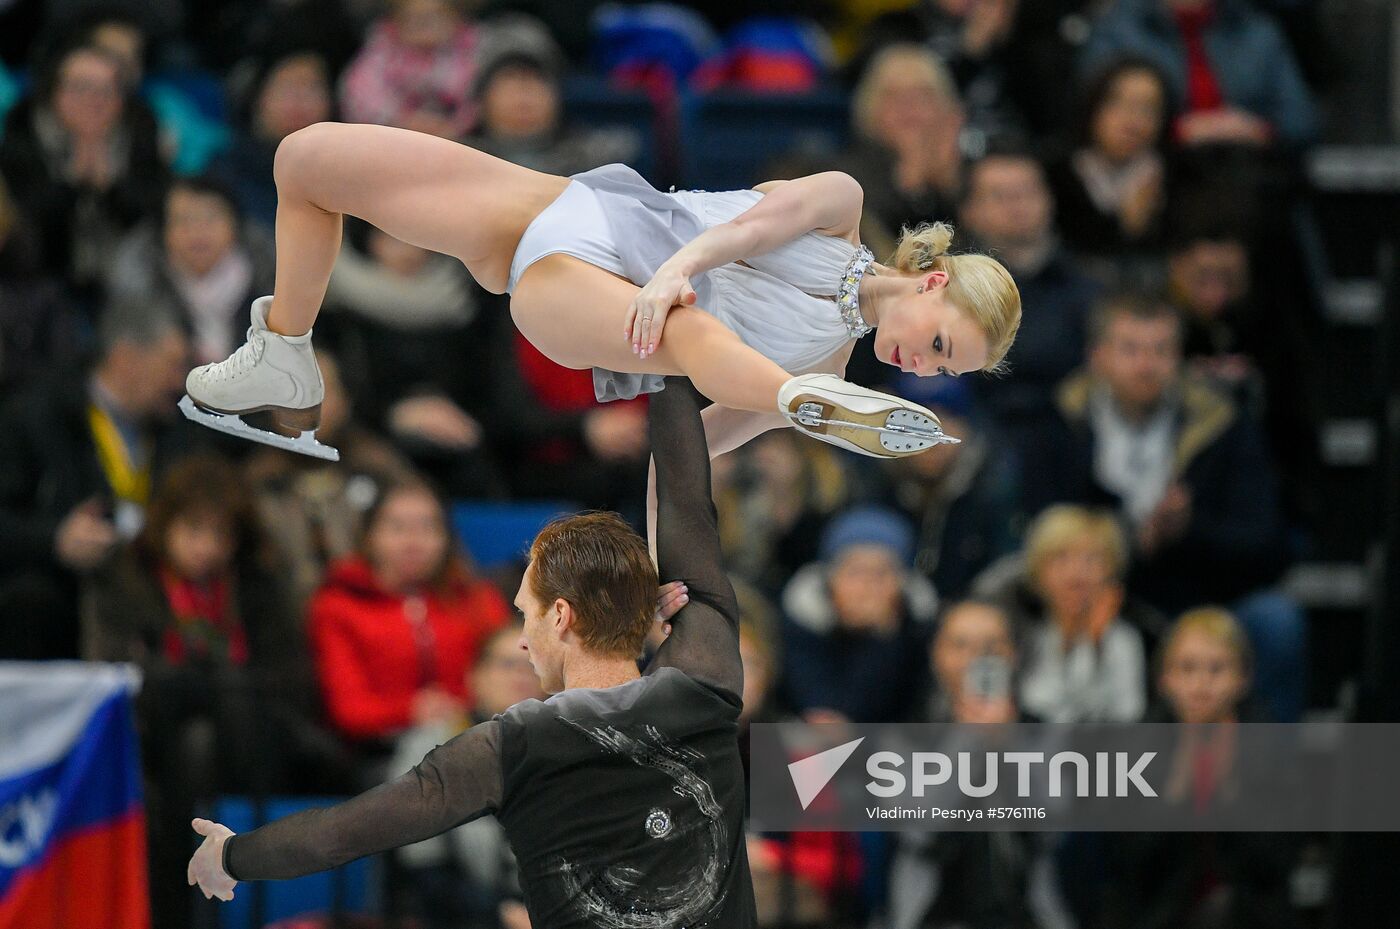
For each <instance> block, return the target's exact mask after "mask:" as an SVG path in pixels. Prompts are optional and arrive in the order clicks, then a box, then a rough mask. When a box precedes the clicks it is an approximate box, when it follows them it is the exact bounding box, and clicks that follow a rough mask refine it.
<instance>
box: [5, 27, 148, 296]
mask: <svg viewBox="0 0 1400 929" xmlns="http://www.w3.org/2000/svg"><path fill="white" fill-rule="evenodd" d="M125 75H126V70H125V66H124V65H123V63H122V62H121V60H120V59H118V58H116V57H114V56H113V55H111V54H110V53H109V52H107V51H104V50H102V49H100V48H97V47H95V46H78V47H70V48H68V49H66V50H64V51H61V52H59V53H58V54H56V55H55V56H54V58H53V60H52V61H51V62H49V63H47V64H45V65H43V66H42V67H41V68H40V70H39V74H38V78H37V80H36V82H35V86H34V93H33V95H32V96H31V97H30V98H29V99H27V100H24V101H22V102H20V104H19V105H17V106H16V107H15V108H14V109H13V110H11V111H10V114H9V117H8V118H7V119H6V122H5V133H4V142H3V143H0V174H3V175H4V177H5V180H6V181H7V182H8V183H9V185H10V188H11V190H13V191H14V195H15V197H16V198H18V200H19V203H20V207H21V208H22V209H23V210H24V212H25V213H26V214H27V215H28V216H29V217H30V218H31V220H32V221H33V222H35V223H36V224H37V225H38V230H39V240H40V244H41V247H42V251H43V258H44V264H45V267H46V269H47V270H49V271H50V272H51V273H53V274H55V275H57V276H61V277H63V278H65V279H66V280H67V281H68V283H69V284H70V285H71V286H72V287H74V288H75V290H76V291H77V293H79V294H80V295H81V296H83V297H84V298H86V299H87V300H89V301H90V303H91V304H92V305H94V306H95V305H96V300H97V297H98V294H99V290H98V288H99V284H100V276H101V272H102V269H103V266H104V263H105V261H106V258H107V253H108V251H109V249H110V248H111V247H112V245H113V244H114V243H115V242H116V240H117V239H118V238H119V237H120V236H121V235H122V234H124V233H125V232H127V231H128V230H129V229H131V228H132V227H133V226H135V225H136V224H137V223H138V222H139V221H140V220H141V219H143V218H144V217H147V216H150V215H152V214H153V213H154V211H155V210H156V209H157V208H158V206H159V203H160V195H161V191H162V190H163V189H164V186H165V181H166V173H167V172H166V169H165V165H164V163H163V161H162V159H161V156H160V151H159V145H158V142H157V137H156V124H155V118H154V117H153V116H151V113H150V111H149V110H148V109H146V108H145V107H144V106H139V105H138V104H137V103H136V102H135V99H134V97H133V88H132V87H131V86H130V85H129V83H128V81H127V79H126V76H125Z"/></svg>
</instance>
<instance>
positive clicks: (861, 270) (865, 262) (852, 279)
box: [836, 245, 875, 339]
mask: <svg viewBox="0 0 1400 929" xmlns="http://www.w3.org/2000/svg"><path fill="white" fill-rule="evenodd" d="M874 263H875V255H874V253H872V252H871V251H870V249H868V248H866V247H865V246H864V245H860V246H857V248H856V254H855V257H853V258H852V259H851V263H850V264H848V265H846V273H845V274H843V275H842V276H841V285H840V287H838V288H837V290H836V307H837V309H839V310H840V311H841V319H842V321H843V322H845V324H846V331H847V332H848V333H849V334H850V336H851V338H852V339H859V338H860V337H861V336H863V335H865V334H866V333H867V332H873V331H874V330H875V327H874V326H871V325H869V324H868V323H866V321H865V317H864V316H861V315H860V280H861V278H863V277H865V272H867V271H869V270H870V266H871V265H872V264H874Z"/></svg>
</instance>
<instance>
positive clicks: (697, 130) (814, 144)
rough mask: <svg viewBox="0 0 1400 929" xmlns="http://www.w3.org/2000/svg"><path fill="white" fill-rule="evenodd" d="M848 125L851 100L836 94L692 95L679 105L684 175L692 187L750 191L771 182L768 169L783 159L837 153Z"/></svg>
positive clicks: (684, 179) (685, 182)
mask: <svg viewBox="0 0 1400 929" xmlns="http://www.w3.org/2000/svg"><path fill="white" fill-rule="evenodd" d="M849 127H850V103H849V100H848V99H847V97H846V95H845V94H844V93H841V92H839V91H836V90H823V91H818V92H816V93H812V94H752V93H740V92H736V91H717V92H715V93H710V94H693V95H688V96H687V97H686V98H685V99H684V100H683V101H682V103H681V136H680V137H681V177H682V179H683V181H684V186H685V187H687V188H691V189H700V190H739V189H743V188H747V187H752V186H753V185H754V184H757V183H760V182H762V181H766V180H770V178H768V177H767V176H766V174H765V169H766V167H767V166H768V165H769V164H770V163H771V162H773V161H775V160H776V159H778V158H779V157H781V156H784V155H788V154H794V153H795V154H800V155H806V156H810V157H814V158H817V159H822V158H826V157H830V156H831V155H834V154H836V153H837V152H838V151H840V150H841V148H842V147H843V145H844V144H845V141H846V137H847V135H848V133H849Z"/></svg>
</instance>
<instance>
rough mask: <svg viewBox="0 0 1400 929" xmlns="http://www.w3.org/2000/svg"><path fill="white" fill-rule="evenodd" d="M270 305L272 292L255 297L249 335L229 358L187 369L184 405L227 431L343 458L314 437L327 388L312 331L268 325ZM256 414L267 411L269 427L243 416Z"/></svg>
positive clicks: (189, 412) (199, 418) (205, 422)
mask: <svg viewBox="0 0 1400 929" xmlns="http://www.w3.org/2000/svg"><path fill="white" fill-rule="evenodd" d="M271 306H272V298H271V297H259V298H258V299H256V300H254V301H253V310H252V319H253V324H252V325H251V326H249V327H248V341H247V342H245V343H244V344H243V345H242V346H240V347H239V348H238V350H237V351H235V352H234V353H233V354H232V355H230V356H229V357H228V358H227V359H225V360H223V361H216V362H214V363H213V364H207V365H201V366H200V367H198V368H195V369H194V370H193V371H191V372H190V373H189V376H188V377H187V378H185V393H186V396H185V398H184V399H182V400H181V401H180V411H181V412H183V413H184V414H185V416H186V418H188V419H192V420H194V421H195V422H197V423H200V424H202V425H205V426H208V427H209V428H211V429H217V430H219V431H220V432H226V433H228V434H229V435H236V436H238V437H239V438H243V439H252V440H253V441H254V442H261V443H263V444H264V445H273V446H276V447H278V448H285V449H287V450H289V451H293V452H300V453H301V454H303V455H311V456H313V457H316V458H326V459H329V460H330V461H339V460H340V452H338V451H336V450H335V449H333V448H331V447H330V446H328V445H322V444H321V443H320V442H317V441H316V428H317V427H318V426H319V425H320V424H321V401H322V399H323V398H324V397H325V393H326V389H325V385H324V383H323V382H322V381H321V369H320V367H319V366H318V365H317V364H316V355H315V353H314V352H313V351H312V350H311V333H310V332H308V333H306V334H305V335H299V336H284V335H278V334H277V333H275V332H273V331H272V330H270V329H268V328H267V311H268V309H270V308H271ZM253 414H266V415H265V417H264V418H265V419H266V420H267V425H269V426H270V427H271V428H270V429H262V428H258V427H256V426H252V425H249V424H248V423H246V422H244V421H243V417H244V416H251V415H253Z"/></svg>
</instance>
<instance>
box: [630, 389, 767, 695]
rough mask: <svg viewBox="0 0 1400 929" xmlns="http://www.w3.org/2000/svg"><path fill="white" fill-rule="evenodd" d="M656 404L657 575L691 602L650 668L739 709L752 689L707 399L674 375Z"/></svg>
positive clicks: (653, 447)
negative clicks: (723, 530) (742, 653)
mask: <svg viewBox="0 0 1400 929" xmlns="http://www.w3.org/2000/svg"><path fill="white" fill-rule="evenodd" d="M649 404H650V406H649V409H650V427H651V454H652V458H653V459H654V460H655V465H656V494H657V515H656V560H657V573H658V574H659V575H660V577H661V580H662V581H673V580H680V581H684V582H685V584H686V586H687V587H688V588H689V597H690V602H689V603H688V604H687V605H686V606H685V607H683V608H682V609H681V611H680V612H679V613H677V614H676V615H675V616H674V617H673V618H672V619H671V634H670V635H669V636H668V637H667V638H666V641H665V642H663V643H662V645H661V648H660V649H659V650H658V651H657V653H656V657H655V659H653V661H652V664H651V666H650V667H649V668H648V669H647V671H648V673H650V672H651V671H653V670H655V669H656V668H658V667H673V668H678V669H680V670H682V671H684V672H686V673H687V674H689V675H690V676H691V677H693V678H695V679H696V680H698V681H700V682H701V683H704V684H707V685H709V686H711V687H713V688H715V689H716V690H719V691H722V692H724V693H725V694H726V695H727V696H728V697H730V698H731V699H732V700H733V702H734V703H736V704H737V703H738V702H739V700H740V698H741V695H742V694H743V692H744V669H743V664H742V663H741V662H740V659H739V603H738V600H737V599H736V598H735V596H734V587H733V585H731V584H730V583H729V578H728V576H727V575H726V574H725V573H724V567H723V564H722V559H721V556H720V545H719V527H718V522H717V519H716V514H715V505H714V498H713V496H712V491H711V486H710V453H709V449H708V448H707V447H706V444H705V428H704V424H703V423H702V422H701V419H700V400H699V395H698V394H697V393H696V391H695V388H694V387H693V386H691V383H690V381H689V379H687V378H684V377H668V378H666V389H665V390H663V391H661V392H660V393H656V394H652V395H651V398H650V400H649Z"/></svg>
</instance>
